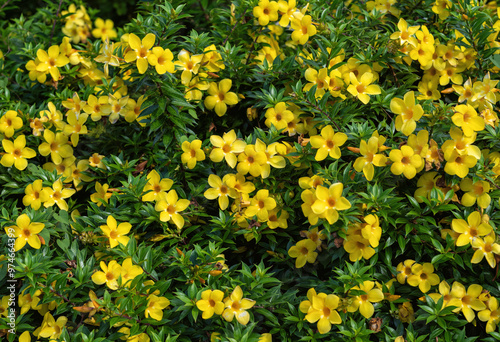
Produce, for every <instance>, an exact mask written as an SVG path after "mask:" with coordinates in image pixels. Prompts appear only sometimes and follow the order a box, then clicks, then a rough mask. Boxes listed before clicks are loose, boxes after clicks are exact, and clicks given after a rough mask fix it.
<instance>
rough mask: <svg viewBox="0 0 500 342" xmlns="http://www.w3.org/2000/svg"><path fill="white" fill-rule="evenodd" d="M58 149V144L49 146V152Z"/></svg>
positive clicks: (54, 143)
mask: <svg viewBox="0 0 500 342" xmlns="http://www.w3.org/2000/svg"><path fill="white" fill-rule="evenodd" d="M58 149H59V144H58V143H56V142H53V143H51V144H50V150H51V151H52V152H54V151H57V150H58Z"/></svg>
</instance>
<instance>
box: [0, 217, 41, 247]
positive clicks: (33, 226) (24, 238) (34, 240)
mask: <svg viewBox="0 0 500 342" xmlns="http://www.w3.org/2000/svg"><path fill="white" fill-rule="evenodd" d="M16 224H17V226H10V227H6V228H5V232H6V233H7V234H8V235H9V236H11V234H14V237H16V242H14V250H16V251H18V250H20V249H21V248H23V247H24V246H25V245H26V243H28V244H29V245H30V246H31V247H33V248H35V249H39V248H40V247H41V245H42V244H41V241H40V239H41V238H40V237H39V236H38V234H39V233H40V232H41V231H42V229H43V228H44V227H45V224H43V223H40V222H31V219H30V218H29V217H28V215H26V214H22V215H20V216H19V217H18V218H17V219H16ZM12 230H13V231H12Z"/></svg>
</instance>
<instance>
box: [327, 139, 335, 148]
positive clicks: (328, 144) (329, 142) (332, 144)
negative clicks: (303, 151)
mask: <svg viewBox="0 0 500 342" xmlns="http://www.w3.org/2000/svg"><path fill="white" fill-rule="evenodd" d="M333 146H335V144H334V143H333V141H331V140H327V141H326V147H328V148H333Z"/></svg>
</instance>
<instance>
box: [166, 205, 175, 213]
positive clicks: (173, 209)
mask: <svg viewBox="0 0 500 342" xmlns="http://www.w3.org/2000/svg"><path fill="white" fill-rule="evenodd" d="M167 213H169V214H174V213H175V207H174V206H173V205H169V206H168V208H167Z"/></svg>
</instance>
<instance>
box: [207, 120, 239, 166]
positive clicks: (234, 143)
mask: <svg viewBox="0 0 500 342" xmlns="http://www.w3.org/2000/svg"><path fill="white" fill-rule="evenodd" d="M210 142H211V143H212V145H213V146H214V148H213V149H212V152H210V160H212V161H213V162H215V163H218V162H220V161H222V159H225V160H226V162H227V164H228V165H229V166H230V167H231V168H233V169H234V167H235V166H236V163H237V161H238V160H237V157H236V155H235V154H236V153H241V152H243V151H244V150H245V146H246V145H247V144H246V142H244V141H243V140H240V139H237V136H236V133H235V132H234V129H232V130H231V131H229V132H227V133H224V135H223V136H222V138H221V137H220V136H218V135H212V136H210Z"/></svg>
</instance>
